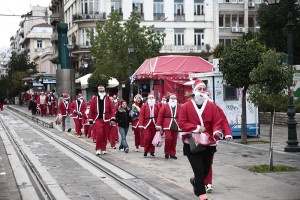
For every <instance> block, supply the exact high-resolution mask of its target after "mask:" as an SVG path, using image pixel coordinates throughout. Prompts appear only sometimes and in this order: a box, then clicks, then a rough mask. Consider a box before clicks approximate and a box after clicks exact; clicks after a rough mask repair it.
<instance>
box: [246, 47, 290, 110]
mask: <svg viewBox="0 0 300 200" xmlns="http://www.w3.org/2000/svg"><path fill="white" fill-rule="evenodd" d="M280 58H281V54H280V53H276V52H275V51H273V50H268V51H267V52H266V53H264V54H263V55H262V61H261V63H259V65H258V67H257V68H255V69H253V71H252V72H251V73H250V78H251V80H252V82H254V83H255V85H252V86H250V88H249V94H250V95H249V99H250V100H251V102H253V103H254V104H255V105H256V106H258V107H265V108H269V109H270V110H274V109H275V111H277V109H278V108H279V107H280V105H282V104H283V102H285V101H286V99H287V98H286V93H285V89H286V88H288V85H291V84H292V83H291V82H290V81H289V80H290V78H289V77H291V76H292V74H293V73H294V70H293V68H292V67H290V66H287V65H280V64H279V62H278V60H280ZM284 105H286V104H284Z"/></svg>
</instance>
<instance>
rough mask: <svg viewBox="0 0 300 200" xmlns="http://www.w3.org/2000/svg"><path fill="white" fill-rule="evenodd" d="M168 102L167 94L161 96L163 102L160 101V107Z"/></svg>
mask: <svg viewBox="0 0 300 200" xmlns="http://www.w3.org/2000/svg"><path fill="white" fill-rule="evenodd" d="M166 103H167V97H166V95H164V96H163V97H162V98H161V102H160V103H159V107H160V108H162V107H163V106H164V105H165V104H166Z"/></svg>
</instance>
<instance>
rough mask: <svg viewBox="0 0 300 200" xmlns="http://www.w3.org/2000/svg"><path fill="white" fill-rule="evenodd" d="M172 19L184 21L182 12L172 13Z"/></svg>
mask: <svg viewBox="0 0 300 200" xmlns="http://www.w3.org/2000/svg"><path fill="white" fill-rule="evenodd" d="M174 21H185V15H184V14H179V15H178V14H174Z"/></svg>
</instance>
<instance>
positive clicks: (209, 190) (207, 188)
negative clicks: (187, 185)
mask: <svg viewBox="0 0 300 200" xmlns="http://www.w3.org/2000/svg"><path fill="white" fill-rule="evenodd" d="M205 189H206V192H208V193H211V192H212V191H213V187H212V184H207V185H206V186H205Z"/></svg>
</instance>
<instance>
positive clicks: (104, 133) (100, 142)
mask: <svg viewBox="0 0 300 200" xmlns="http://www.w3.org/2000/svg"><path fill="white" fill-rule="evenodd" d="M109 124H110V123H109V122H104V121H103V119H96V122H95V124H94V126H95V127H94V129H93V132H94V133H95V134H96V135H97V142H96V150H101V151H106V145H107V138H108V132H109V126H110V125H109Z"/></svg>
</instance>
